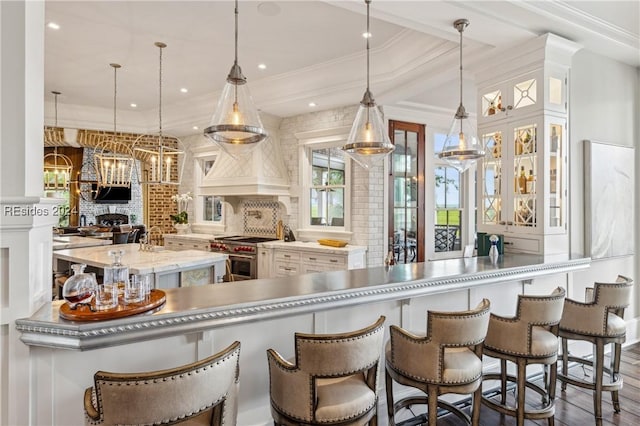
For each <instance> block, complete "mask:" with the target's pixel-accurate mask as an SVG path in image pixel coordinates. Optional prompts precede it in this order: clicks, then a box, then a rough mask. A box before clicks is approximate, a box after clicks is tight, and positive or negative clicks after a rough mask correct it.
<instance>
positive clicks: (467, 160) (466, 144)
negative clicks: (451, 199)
mask: <svg viewBox="0 0 640 426" xmlns="http://www.w3.org/2000/svg"><path fill="white" fill-rule="evenodd" d="M468 25H469V21H468V20H466V19H458V20H456V21H455V22H454V23H453V27H454V28H455V29H457V30H458V32H459V33H460V105H459V106H458V110H457V111H456V114H455V116H454V118H453V122H452V123H451V127H450V130H449V133H448V134H447V138H446V139H445V141H444V148H443V149H442V152H440V153H439V154H438V158H440V159H441V160H444V161H446V162H447V163H449V164H450V165H451V166H452V167H454V168H456V169H457V170H458V171H460V173H462V172H464V171H465V170H467V169H468V168H469V167H471V166H472V165H473V164H475V162H476V161H477V160H478V159H480V158H482V157H484V150H483V148H482V145H480V143H479V141H478V136H477V134H476V131H475V126H474V125H473V124H472V123H471V122H470V120H469V114H467V111H466V110H465V108H464V105H462V33H463V32H464V29H465V28H466V27H467V26H468Z"/></svg>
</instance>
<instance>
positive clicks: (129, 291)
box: [124, 275, 144, 303]
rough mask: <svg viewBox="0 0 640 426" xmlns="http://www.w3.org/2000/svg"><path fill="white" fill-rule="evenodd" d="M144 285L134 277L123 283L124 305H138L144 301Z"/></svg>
mask: <svg viewBox="0 0 640 426" xmlns="http://www.w3.org/2000/svg"><path fill="white" fill-rule="evenodd" d="M143 285H144V283H143V281H142V280H139V279H138V278H137V276H136V275H134V276H133V277H131V279H130V280H127V281H125V283H124V303H138V302H141V301H142V300H143V299H144V287H143Z"/></svg>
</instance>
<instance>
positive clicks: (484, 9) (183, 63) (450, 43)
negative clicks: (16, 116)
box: [44, 0, 640, 135]
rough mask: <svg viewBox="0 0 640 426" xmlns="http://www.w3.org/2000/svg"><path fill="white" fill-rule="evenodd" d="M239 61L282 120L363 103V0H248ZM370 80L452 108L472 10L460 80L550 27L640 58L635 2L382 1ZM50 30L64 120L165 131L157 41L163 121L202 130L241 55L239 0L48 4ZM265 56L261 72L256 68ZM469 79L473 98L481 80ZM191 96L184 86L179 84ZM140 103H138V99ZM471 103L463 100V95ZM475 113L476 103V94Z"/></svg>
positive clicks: (258, 97) (374, 25)
mask: <svg viewBox="0 0 640 426" xmlns="http://www.w3.org/2000/svg"><path fill="white" fill-rule="evenodd" d="M239 12H240V14H239V31H240V33H239V63H240V65H241V66H242V69H243V71H244V74H245V75H246V77H247V79H248V83H249V87H250V89H251V92H252V94H253V97H254V100H255V102H256V104H257V106H258V108H259V109H261V110H262V111H264V112H266V113H269V114H271V115H274V116H278V117H287V116H293V115H297V114H302V113H307V112H310V111H312V110H313V109H312V108H310V107H309V106H308V104H309V102H315V103H316V104H317V106H316V107H315V109H316V110H321V109H328V108H333V107H337V106H343V105H354V104H357V103H358V102H359V100H360V98H361V97H362V93H363V92H364V88H365V41H364V38H363V37H362V33H363V32H364V30H365V25H366V20H365V13H366V6H365V4H364V1H363V0H342V1H310V0H309V1H287V0H285V1H270V0H265V1H245V0H241V1H240V6H239ZM371 14H372V21H371V32H372V33H373V37H372V39H371V89H372V91H373V93H374V95H375V96H376V100H377V101H378V103H379V104H393V103H396V102H400V101H410V102H414V103H418V104H424V105H431V106H436V107H442V108H449V109H451V110H453V109H454V108H455V107H456V106H457V102H456V99H457V91H458V83H457V75H458V74H457V67H458V37H459V35H458V33H457V31H456V30H455V29H454V28H453V27H452V23H453V21H454V20H455V19H458V18H467V19H469V20H470V21H471V25H470V26H469V28H468V29H467V30H466V31H465V33H464V38H465V44H464V48H465V51H464V53H465V61H464V62H465V69H466V70H468V71H469V73H468V74H466V77H465V79H466V78H469V79H470V80H469V83H472V77H473V71H474V69H477V68H480V67H485V66H486V63H487V61H489V60H490V57H491V56H493V55H497V54H499V52H500V51H501V50H505V49H508V48H512V47H514V46H517V45H518V44H520V43H522V42H525V41H527V40H530V39H533V38H535V37H537V36H539V35H541V34H544V33H547V32H552V33H555V34H557V35H560V36H562V37H565V38H567V39H570V40H572V41H574V42H576V43H578V44H580V45H582V46H583V47H584V48H585V49H588V50H591V51H593V52H596V53H599V54H602V55H604V56H607V57H610V58H613V59H615V60H618V61H621V62H624V63H627V64H631V65H633V66H640V29H639V28H640V21H639V17H640V2H639V1H637V0H629V1H606V0H604V1H507V0H504V1H491V2H486V1H425V0H422V1H418V0H414V1H401V0H395V1H389V0H387V1H383V0H373V2H372V3H371ZM46 22H47V23H48V22H55V23H57V24H59V25H60V29H59V30H52V29H49V28H46V33H45V93H44V96H45V100H46V102H47V103H46V114H45V123H46V124H53V122H54V113H53V95H52V94H51V93H50V92H51V91H52V90H57V91H60V92H62V95H60V97H59V103H58V124H59V125H61V126H64V127H91V128H103V129H111V128H112V127H113V97H114V93H113V92H114V87H113V80H114V78H113V69H112V68H111V67H109V63H112V62H115V63H119V64H121V65H122V68H121V69H120V70H119V71H118V96H117V99H118V109H117V111H118V129H119V130H130V131H153V130H154V129H157V126H158V92H159V90H158V66H159V65H158V53H159V52H158V48H157V47H155V46H154V42H156V41H162V42H164V43H166V44H167V45H168V46H167V48H165V49H164V51H163V86H162V87H163V127H164V129H165V130H167V131H168V132H169V133H173V134H176V135H184V134H190V133H197V132H198V130H193V126H199V128H200V129H202V128H204V127H206V126H207V125H208V121H209V120H210V118H211V115H212V114H213V110H214V108H215V105H216V102H217V98H218V94H219V91H220V90H221V88H222V86H223V85H224V82H225V78H226V75H227V73H228V72H229V69H230V67H231V65H232V63H233V23H234V15H233V2H232V1H223V0H218V1H208V2H205V1H194V2H189V1H138V2H133V1H81V2H78V1H70V2H66V1H52V0H47V2H46ZM259 63H264V64H266V65H267V68H266V69H265V70H260V69H258V68H257V66H258V64H259ZM469 83H465V91H469V92H470V93H469V94H468V95H465V98H467V97H470V99H473V98H474V97H475V96H474V93H473V91H474V88H473V86H472V85H470V84H469ZM183 87H185V88H187V89H188V92H187V93H181V92H180V89H181V88H183ZM130 103H136V104H137V105H138V107H137V108H135V109H134V108H131V107H130V106H129V105H130ZM465 104H467V102H465ZM466 106H467V109H469V110H472V111H473V109H474V108H475V105H473V102H472V103H469V104H468V105H466Z"/></svg>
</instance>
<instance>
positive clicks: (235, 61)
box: [233, 0, 238, 108]
mask: <svg viewBox="0 0 640 426" xmlns="http://www.w3.org/2000/svg"><path fill="white" fill-rule="evenodd" d="M234 15H235V33H234V37H235V52H234V59H233V65H234V66H235V67H237V66H238V0H236V7H235V10H234ZM233 104H234V108H237V107H238V106H237V105H238V84H237V83H236V84H234V85H233Z"/></svg>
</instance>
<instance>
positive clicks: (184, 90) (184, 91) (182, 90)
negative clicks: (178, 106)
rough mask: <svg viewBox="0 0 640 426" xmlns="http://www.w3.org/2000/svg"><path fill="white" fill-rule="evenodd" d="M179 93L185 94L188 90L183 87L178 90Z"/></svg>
mask: <svg viewBox="0 0 640 426" xmlns="http://www.w3.org/2000/svg"><path fill="white" fill-rule="evenodd" d="M180 91H181V92H182V93H187V92H188V91H189V89H187V88H186V87H183V88H182V89H180Z"/></svg>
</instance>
